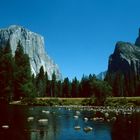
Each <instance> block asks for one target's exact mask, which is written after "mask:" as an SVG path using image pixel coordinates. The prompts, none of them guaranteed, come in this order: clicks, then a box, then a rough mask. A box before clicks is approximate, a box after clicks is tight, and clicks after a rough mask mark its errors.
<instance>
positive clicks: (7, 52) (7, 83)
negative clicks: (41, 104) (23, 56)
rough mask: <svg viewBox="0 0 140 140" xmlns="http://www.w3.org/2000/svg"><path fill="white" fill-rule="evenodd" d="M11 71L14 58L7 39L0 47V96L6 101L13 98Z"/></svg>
mask: <svg viewBox="0 0 140 140" xmlns="http://www.w3.org/2000/svg"><path fill="white" fill-rule="evenodd" d="M13 71H14V59H13V57H12V52H11V48H10V42H9V40H8V41H7V43H6V44H5V46H3V47H0V89H1V92H0V97H1V98H3V99H5V100H8V101H9V100H11V99H12V98H13Z"/></svg>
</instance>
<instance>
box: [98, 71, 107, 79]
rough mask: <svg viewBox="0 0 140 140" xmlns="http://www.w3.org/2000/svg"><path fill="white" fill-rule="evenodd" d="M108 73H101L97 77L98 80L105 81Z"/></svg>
mask: <svg viewBox="0 0 140 140" xmlns="http://www.w3.org/2000/svg"><path fill="white" fill-rule="evenodd" d="M106 72H107V71H104V72H100V73H99V74H98V75H96V77H97V79H99V80H104V78H105V76H106Z"/></svg>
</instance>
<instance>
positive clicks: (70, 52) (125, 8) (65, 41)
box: [0, 0, 140, 79]
mask: <svg viewBox="0 0 140 140" xmlns="http://www.w3.org/2000/svg"><path fill="white" fill-rule="evenodd" d="M139 6H140V1H139V0H20V1H19V0H1V1H0V28H3V27H8V26H9V25H13V24H17V25H21V26H24V27H26V28H28V29H30V30H31V31H33V32H37V33H39V34H41V35H43V36H44V38H45V44H46V50H47V53H48V54H49V55H50V57H52V58H53V59H54V60H55V62H56V63H57V64H58V65H59V67H60V70H61V72H62V74H63V77H67V76H68V77H69V78H70V79H71V78H73V77H74V76H76V77H78V78H79V79H80V78H81V77H82V75H83V74H85V75H88V74H90V73H92V74H93V73H95V74H98V73H100V72H102V71H104V70H106V69H107V66H108V57H109V55H110V54H111V53H112V52H113V50H114V47H115V44H116V42H117V41H120V40H121V41H130V42H132V43H133V42H135V39H136V37H137V35H138V29H139V27H140V8H139Z"/></svg>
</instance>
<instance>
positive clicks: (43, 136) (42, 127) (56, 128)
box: [30, 107, 61, 140]
mask: <svg viewBox="0 0 140 140" xmlns="http://www.w3.org/2000/svg"><path fill="white" fill-rule="evenodd" d="M42 110H43V108H42V107H40V108H38V107H34V109H33V110H32V111H30V114H32V115H33V114H34V115H35V120H34V121H33V123H32V124H31V126H30V129H31V130H35V131H33V132H31V140H53V139H56V138H57V137H58V135H59V132H60V131H61V125H60V122H59V118H58V116H59V114H58V113H57V112H58V110H53V109H52V110H51V113H49V114H45V113H42ZM44 110H47V109H46V108H45V109H44ZM53 112H55V113H53ZM39 119H48V122H47V123H39V122H38V120H39Z"/></svg>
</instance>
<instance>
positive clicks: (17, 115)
mask: <svg viewBox="0 0 140 140" xmlns="http://www.w3.org/2000/svg"><path fill="white" fill-rule="evenodd" d="M0 112H1V115H0V140H71V139H72V140H92V139H95V140H139V139H140V114H134V115H131V116H130V115H129V116H127V115H126V116H123V115H120V116H117V120H116V121H115V122H107V121H93V117H94V114H95V113H94V112H90V111H85V110H81V111H80V113H78V114H76V110H69V109H67V108H49V107H27V106H0ZM75 115H77V116H78V117H77V118H74V116H75ZM85 117H87V118H88V121H85V120H84V118H85ZM39 120H42V121H39ZM46 120H48V121H46ZM2 125H8V126H9V128H8V129H3V128H2V127H1V126H2ZM75 126H79V127H80V128H79V129H75ZM88 126H89V127H91V128H93V130H91V131H87V132H85V131H84V128H86V127H88Z"/></svg>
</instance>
